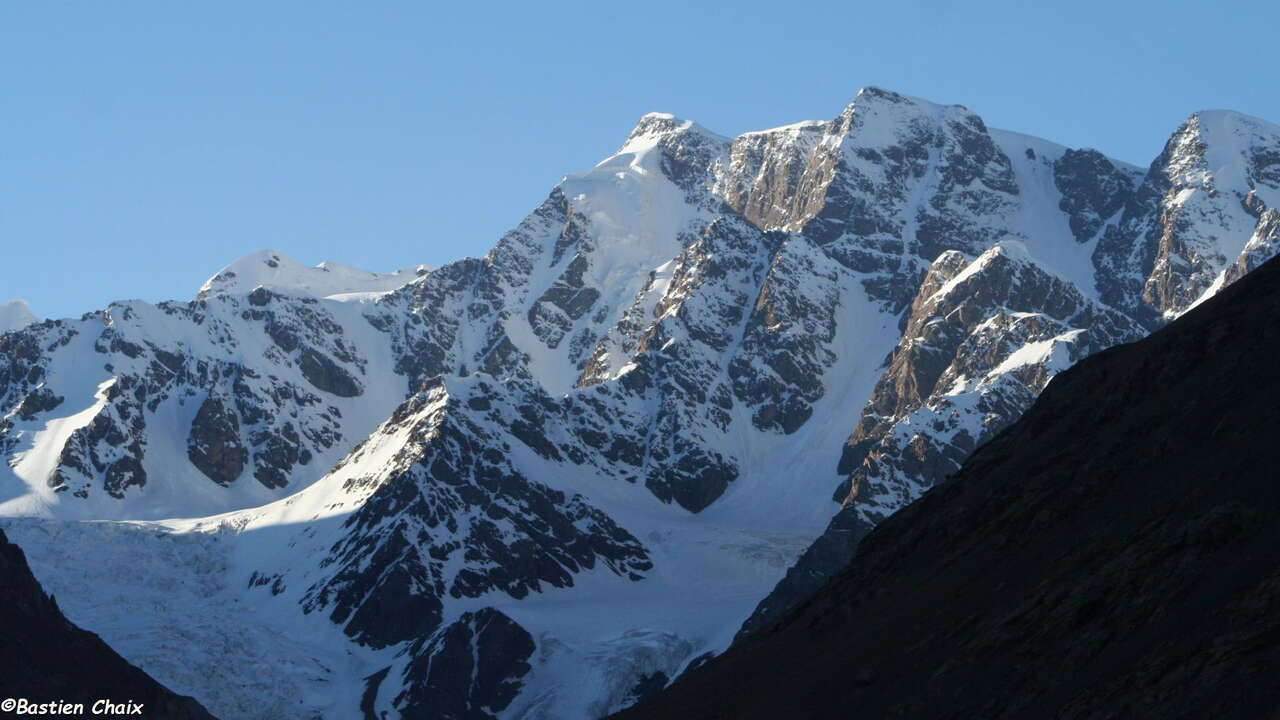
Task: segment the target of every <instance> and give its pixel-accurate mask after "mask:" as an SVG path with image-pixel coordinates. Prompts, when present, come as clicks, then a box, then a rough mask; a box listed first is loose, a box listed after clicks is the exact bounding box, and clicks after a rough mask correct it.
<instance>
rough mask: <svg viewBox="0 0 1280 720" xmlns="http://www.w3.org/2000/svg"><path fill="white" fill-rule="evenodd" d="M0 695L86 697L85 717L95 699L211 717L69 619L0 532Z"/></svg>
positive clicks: (176, 716)
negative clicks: (131, 703)
mask: <svg viewBox="0 0 1280 720" xmlns="http://www.w3.org/2000/svg"><path fill="white" fill-rule="evenodd" d="M0 698H14V699H17V698H25V699H27V700H29V701H31V702H33V703H48V702H56V701H59V700H61V701H64V702H68V703H84V706H85V714H86V715H89V714H92V706H93V703H94V702H96V701H97V700H100V699H106V700H110V701H111V702H113V703H124V702H126V701H128V700H132V701H133V702H135V703H141V704H142V705H143V708H142V711H143V717H147V718H166V719H170V720H205V719H207V720H212V718H213V716H212V715H210V714H209V713H208V712H206V711H205V709H204V708H203V707H201V706H200V704H199V703H197V702H196V701H195V700H192V699H191V698H189V697H182V696H179V695H175V694H173V693H172V692H170V691H169V690H167V689H166V688H165V687H164V686H162V685H161V684H160V683H158V682H156V681H155V680H153V679H152V678H151V677H150V676H148V675H147V674H146V673H144V672H143V671H141V670H139V669H138V668H136V667H134V666H133V665H130V664H129V663H128V662H126V661H125V660H124V658H122V657H120V656H119V655H117V654H116V652H115V651H114V650H112V649H111V648H110V647H109V646H107V644H106V643H104V642H103V641H102V639H101V638H99V637H98V636H97V635H94V634H93V633H91V632H86V631H84V630H81V629H80V628H78V627H76V626H75V625H73V624H71V622H70V621H69V620H67V619H66V617H64V616H63V615H62V612H61V611H60V610H58V606H57V605H56V604H55V603H54V601H53V600H52V598H50V597H49V596H48V595H46V594H45V593H44V590H43V589H41V587H40V583H38V582H37V581H36V579H35V577H34V576H33V575H32V574H31V569H30V568H29V567H28V566H27V559H26V557H25V556H24V555H23V553H22V549H21V548H19V547H18V546H17V545H14V544H13V543H11V542H9V539H8V538H7V537H5V535H4V532H2V531H0ZM27 714H32V713H27ZM10 716H11V714H10V713H8V712H0V717H10Z"/></svg>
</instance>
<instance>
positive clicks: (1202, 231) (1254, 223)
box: [1094, 111, 1280, 322]
mask: <svg viewBox="0 0 1280 720" xmlns="http://www.w3.org/2000/svg"><path fill="white" fill-rule="evenodd" d="M1277 168H1280V138H1278V137H1277V136H1276V129H1275V126H1273V125H1270V124H1268V123H1265V122H1263V121H1260V120H1256V119H1254V118H1250V117H1246V116H1243V115H1239V114H1237V113H1232V112H1221V111H1218V112H1204V113H1197V114H1195V115H1192V116H1191V118H1190V119H1188V120H1187V122H1186V123H1184V124H1183V125H1182V126H1181V127H1179V128H1178V130H1177V132H1175V133H1174V134H1173V137H1171V138H1170V139H1169V142H1168V144H1166V146H1165V149H1164V152H1163V153H1161V154H1160V157H1158V158H1156V160H1155V162H1153V163H1152V164H1151V169H1150V170H1149V171H1148V172H1147V176H1146V178H1145V179H1144V180H1143V182H1142V184H1141V186H1139V188H1138V190H1137V192H1136V193H1135V194H1134V196H1133V197H1132V198H1130V199H1129V201H1128V202H1127V203H1126V204H1125V209H1124V212H1123V214H1122V216H1121V217H1120V219H1119V221H1118V222H1117V223H1116V224H1115V225H1114V226H1110V227H1108V228H1107V229H1106V230H1105V232H1104V234H1103V235H1102V238H1101V240H1100V241H1099V243H1098V247H1097V250H1096V251H1095V253H1094V263H1095V265H1096V266H1097V268H1098V290H1099V292H1100V293H1101V295H1102V299H1103V301H1104V302H1107V303H1109V304H1111V305H1113V306H1115V307H1117V308H1120V309H1123V310H1126V311H1128V312H1130V313H1132V314H1135V315H1139V316H1143V317H1146V318H1150V319H1149V320H1148V322H1154V319H1153V318H1154V317H1155V316H1161V317H1173V316H1176V315H1177V314H1178V313H1180V312H1184V311H1185V310H1186V309H1187V308H1188V307H1190V306H1191V305H1192V304H1193V303H1194V302H1195V301H1196V300H1197V299H1199V298H1200V297H1201V296H1202V295H1203V294H1204V293H1205V292H1206V291H1208V290H1209V289H1210V288H1211V287H1214V286H1215V283H1216V284H1217V285H1218V286H1220V285H1221V283H1220V282H1218V281H1219V276H1220V275H1221V274H1222V273H1223V271H1224V270H1225V269H1226V268H1227V267H1228V266H1229V265H1231V264H1233V263H1234V262H1235V261H1236V260H1237V256H1238V255H1239V254H1241V252H1242V247H1243V246H1244V245H1245V244H1246V241H1247V240H1248V239H1249V238H1250V236H1251V235H1253V234H1254V233H1255V229H1258V225H1259V223H1260V222H1261V220H1260V217H1261V215H1262V214H1263V210H1264V209H1265V208H1275V207H1276V206H1277V205H1280V178H1278V175H1280V170H1277Z"/></svg>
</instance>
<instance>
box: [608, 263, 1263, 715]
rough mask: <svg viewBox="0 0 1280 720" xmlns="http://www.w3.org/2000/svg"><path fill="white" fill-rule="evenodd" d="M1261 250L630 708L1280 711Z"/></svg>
mask: <svg viewBox="0 0 1280 720" xmlns="http://www.w3.org/2000/svg"><path fill="white" fill-rule="evenodd" d="M1277 438H1280V263H1277V262H1276V261H1274V260H1273V261H1271V262H1269V263H1267V264H1266V265H1264V266H1262V267H1261V268H1259V269H1258V270H1256V271H1255V272H1253V273H1251V274H1250V275H1249V276H1247V277H1245V278H1243V279H1242V280H1240V281H1239V282H1238V283H1236V284H1234V285H1232V286H1231V287H1228V288H1227V289H1226V290H1224V291H1223V292H1222V293H1221V294H1220V295H1219V296H1217V297H1215V298H1213V299H1211V300H1209V301H1208V302H1206V303H1204V304H1203V305H1202V306H1200V307H1199V308H1197V309H1195V310H1193V311H1191V312H1190V313H1188V314H1187V315H1186V316H1184V317H1183V318H1182V319H1180V320H1178V321H1177V322H1174V323H1172V324H1171V325H1170V326H1168V327H1167V328H1165V329H1164V330H1161V331H1160V332H1157V333H1155V334H1154V335H1152V336H1151V337H1149V338H1147V339H1145V340H1142V341H1140V342H1136V343H1133V344H1130V345H1124V346H1120V347H1116V348H1112V349H1110V350H1106V351H1104V352H1101V353H1098V354H1097V355H1095V356H1093V357H1091V358H1089V359H1087V360H1085V361H1083V362H1081V363H1080V364H1078V365H1077V366H1076V367H1074V368H1072V369H1071V370H1068V371H1067V372H1065V373H1063V374H1061V375H1059V376H1058V377H1057V378H1055V379H1054V380H1053V381H1052V382H1051V383H1050V384H1049V386H1048V387H1047V389H1046V390H1045V391H1044V393H1043V394H1042V395H1041V397H1040V398H1039V399H1038V400H1037V401H1036V403H1035V405H1034V406H1033V407H1032V408H1031V409H1030V410H1029V411H1028V412H1027V413H1026V415H1024V416H1023V418H1022V419H1021V420H1019V421H1018V422H1017V423H1016V424H1014V425H1013V426H1011V427H1010V428H1008V429H1007V430H1006V431H1005V432H1003V433H1001V434H1000V435H999V436H997V437H996V438H995V439H994V440H992V441H991V442H990V443H989V444H987V445H985V446H983V447H981V448H979V449H978V450H977V451H975V452H974V454H973V455H972V456H971V457H970V458H969V459H968V460H967V461H966V462H965V463H964V465H963V467H962V468H961V470H960V471H959V472H958V473H957V474H956V475H955V476H953V478H952V479H951V480H950V481H949V482H947V483H945V484H943V485H941V486H939V487H937V488H936V489H934V490H932V491H930V492H928V493H927V494H926V495H925V496H924V497H923V498H921V499H920V500H919V501H917V502H915V503H913V504H912V505H910V506H908V507H907V508H905V509H904V510H902V511H901V512H899V513H897V514H896V515H894V516H892V517H890V518H889V519H887V520H885V521H884V522H883V523H882V524H880V525H879V526H878V527H877V528H876V529H875V530H874V531H873V532H872V533H871V534H870V535H868V536H867V537H866V539H865V540H863V542H862V544H861V545H860V547H859V548H858V551H857V554H856V555H855V556H854V560H853V562H852V563H851V564H850V565H849V566H848V567H847V568H845V569H844V570H843V571H842V572H841V573H840V574H838V575H837V576H836V577H835V578H834V579H833V580H832V581H831V582H830V583H828V584H827V585H826V586H824V587H823V588H822V589H821V590H819V591H818V592H817V593H816V594H814V595H812V596H810V597H809V599H808V600H806V601H805V602H803V603H801V604H800V605H799V606H798V607H796V608H795V609H794V610H792V611H791V612H789V613H788V614H786V615H785V616H783V617H782V619H780V620H779V621H777V622H774V623H772V624H769V625H766V626H765V627H763V628H762V629H760V630H759V631H757V632H755V633H753V634H751V635H749V636H748V637H747V638H745V639H744V640H743V641H742V642H741V643H740V644H738V645H736V646H734V647H733V648H731V649H730V650H729V651H728V652H726V653H725V654H724V655H723V656H721V657H719V658H717V659H715V660H713V661H711V662H709V663H707V664H706V665H704V666H703V667H701V668H699V669H697V670H695V671H692V672H690V673H689V674H688V675H686V676H685V677H684V678H682V679H681V680H679V681H677V682H676V683H675V684H674V685H673V686H672V687H670V688H668V689H667V690H666V691H664V692H662V693H659V694H657V695H653V696H650V697H649V698H648V699H646V700H644V701H642V702H641V703H640V704H639V705H638V706H636V707H635V708H632V709H631V710H629V711H626V712H623V713H621V714H620V715H619V716H618V717H620V718H625V719H626V720H635V719H638V718H676V717H679V718H779V717H789V718H794V717H850V718H886V717H894V718H899V717H901V718H1015V717H1016V718H1023V717H1036V718H1040V717H1061V718H1083V717H1090V718H1094V717H1107V718H1130V717H1161V718H1181V717H1187V718H1191V717H1196V718H1199V717H1258V718H1260V717H1280V683H1277V682H1276V678H1277V677H1280V484H1278V483H1277V478H1280V472H1277V470H1276V467H1277V465H1276V443H1277Z"/></svg>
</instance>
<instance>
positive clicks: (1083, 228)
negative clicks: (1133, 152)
mask: <svg viewBox="0 0 1280 720" xmlns="http://www.w3.org/2000/svg"><path fill="white" fill-rule="evenodd" d="M1053 184H1054V185H1055V186H1056V187H1057V188H1058V192H1060V193H1062V200H1061V201H1060V202H1059V203H1058V208H1059V209H1061V210H1062V211H1063V212H1065V213H1067V216H1068V217H1069V218H1070V219H1069V221H1068V222H1069V223H1070V225H1071V234H1072V235H1074V236H1075V238H1076V240H1077V241H1079V242H1082V243H1086V242H1089V241H1090V240H1092V239H1094V238H1095V237H1097V235H1098V231H1099V230H1101V229H1102V225H1103V223H1105V222H1106V221H1107V220H1108V219H1110V218H1111V216H1113V215H1115V214H1116V213H1117V212H1118V211H1119V210H1120V208H1122V207H1124V206H1125V203H1127V202H1128V201H1129V198H1131V197H1133V190H1134V185H1136V179H1135V177H1134V174H1133V173H1131V172H1126V171H1125V170H1122V169H1121V168H1118V167H1116V165H1115V164H1114V163H1112V162H1111V160H1109V159H1108V158H1107V157H1106V156H1105V155H1103V154H1102V153H1100V152H1098V151H1097V150H1068V151H1066V152H1065V153H1063V154H1062V157H1060V158H1058V159H1057V160H1055V161H1054V163H1053Z"/></svg>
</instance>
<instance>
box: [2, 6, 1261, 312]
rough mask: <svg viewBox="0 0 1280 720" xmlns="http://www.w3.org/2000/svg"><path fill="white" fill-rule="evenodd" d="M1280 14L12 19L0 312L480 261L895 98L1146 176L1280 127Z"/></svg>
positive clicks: (707, 12)
mask: <svg viewBox="0 0 1280 720" xmlns="http://www.w3.org/2000/svg"><path fill="white" fill-rule="evenodd" d="M1277 26H1280V4H1278V3H1274V2H1256V3H1237V4H1235V5H1234V6H1233V8H1232V9H1231V10H1230V11H1229V12H1226V11H1222V12H1220V11H1218V10H1217V9H1216V8H1215V7H1214V6H1213V5H1212V4H1209V3H1204V2H1197V3H1182V2H1158V3H1157V2H1150V3H1136V2H1134V3H1126V2H1107V3H1093V2H1074V3H980V2H965V3H959V2H957V3H951V2H939V1H920V2H877V3H860V2H837V3H822V2H809V3H781V2H776V0H775V1H774V2H752V1H749V0H739V1H738V2H732V3H730V2H722V3H694V2H690V1H689V0H684V1H683V2H665V1H663V0H646V1H645V2H643V3H602V2H598V1H597V2H590V3H510V4H505V5H504V4H502V3H479V2H472V3H450V4H447V5H446V4H443V3H441V4H436V3H422V2H417V3H407V2H406V3H399V2H379V3H337V2H307V3H302V2H297V3H291V2H273V3H241V2H222V3H206V4H196V3H159V2H157V3H145V2H128V3H94V2H79V3H61V2H53V1H50V2H39V3H7V4H5V5H3V6H0V81H3V94H2V95H0V103H2V108H3V112H0V300H2V299H8V298H17V297H20V298H26V299H27V300H29V301H30V303H31V305H32V308H33V310H34V311H35V312H36V313H37V314H39V315H41V316H44V317H51V316H52V317H57V316H66V315H79V314H80V313H82V312H85V311H88V310H92V309H96V308H100V307H102V306H103V305H105V304H106V302H107V301H109V300H112V299H117V298H133V297H140V298H144V299H147V300H160V299H167V298H179V299H187V298H190V297H191V296H193V295H194V293H195V291H196V289H197V288H198V287H199V285H200V284H201V282H203V281H204V279H205V278H207V277H208V276H210V275H212V274H213V273H214V272H215V271H217V270H218V269H219V268H220V267H222V266H223V265H225V264H227V263H229V262H231V261H232V260H234V259H235V258H237V257H240V256H241V255H244V254H246V253H248V252H251V251H253V250H256V249H260V248H264V247H273V248H276V249H279V250H281V251H283V252H285V253H287V254H289V255H291V256H293V257H295V258H296V259H298V260H300V261H303V262H306V263H317V262H320V261H322V260H336V261H339V262H343V263H346V264H350V265H356V266H360V267H366V268H368V269H373V270H389V269H393V268H396V267H404V266H410V265H416V264H418V263H428V264H432V265H439V264H442V263H445V262H448V261H449V260H451V259H454V258H457V257H460V256H462V255H481V254H483V253H484V252H486V251H487V250H488V248H489V247H490V246H491V245H492V244H493V242H494V241H495V240H496V239H497V238H498V237H499V236H500V235H501V234H502V232H503V231H505V230H506V229H508V228H510V227H512V226H513V225H515V224H516V223H517V222H519V221H520V219H521V218H522V217H523V216H524V215H525V214H526V213H528V212H529V211H530V210H531V209H532V208H534V207H535V206H536V205H537V204H538V203H539V202H541V201H542V199H543V198H545V197H546V194H547V192H548V191H549V190H550V189H551V187H552V185H554V184H555V183H556V182H557V181H558V180H559V179H560V177H561V176H562V175H564V174H566V173H570V172H579V171H582V170H585V169H587V168H589V167H591V166H592V165H594V164H595V163H596V162H597V161H599V160H600V159H602V158H603V157H605V156H607V155H609V154H610V153H611V152H613V151H614V150H615V149H616V148H617V147H618V146H619V145H620V144H621V142H622V141H623V139H624V138H625V137H626V135H627V133H628V131H629V130H630V128H631V126H632V125H633V124H634V123H635V121H636V119H637V118H639V116H640V115H642V114H643V113H645V112H648V111H651V110H661V111H666V112H673V113H676V114H677V115H680V116H681V117H685V118H690V119H694V120H697V121H698V122H700V123H701V124H703V125H705V126H706V127H708V128H710V129H712V130H715V131H717V132H720V133H722V134H726V135H733V134H737V133H740V132H744V131H747V130H752V129H760V128H766V127H772V126H776V125H782V124H786V123H790V122H794V121H798V120H803V119H810V118H817V119H825V118H830V117H833V116H834V115H836V114H837V113H839V111H840V110H841V109H842V108H843V107H844V106H845V105H846V104H847V103H848V102H849V100H851V99H852V98H853V96H854V94H855V93H856V92H857V90H858V88H859V87H861V86H864V85H878V86H881V87H886V88H890V89H893V90H897V91H899V92H904V93H907V94H911V95H916V96H919V97H924V98H927V99H930V100H934V101H937V102H944V103H952V102H955V103H960V104H963V105H965V106H967V107H969V108H970V109H972V110H974V111H976V112H978V113H979V114H980V115H982V116H983V118H984V119H985V120H986V121H987V123H988V124H989V125H992V126H995V127H1002V128H1006V129H1011V130H1018V131H1020V132H1025V133H1028V134H1032V135H1039V136H1041V137H1046V138H1049V139H1051V140H1055V141H1058V142H1062V143H1064V144H1067V145H1072V146H1090V147H1096V148H1098V149H1100V150H1102V151H1103V152H1106V153H1108V154H1110V155H1113V156H1116V157H1119V158H1121V159H1124V160H1128V161H1131V162H1134V163H1137V164H1140V165H1143V166H1145V165H1146V164H1147V163H1149V162H1150V161H1151V159H1152V158H1154V157H1155V155H1156V154H1157V153H1158V152H1159V151H1160V148H1161V146H1162V144H1163V142H1164V140H1165V138H1166V137H1167V136H1168V134H1169V133H1170V132H1172V131H1173V129H1174V128H1175V127H1176V126H1177V125H1178V123H1180V122H1181V121H1182V120H1183V119H1184V118H1185V117H1186V115H1187V114H1189V113H1190V112H1192V111H1194V110H1197V109H1204V108H1231V109H1235V110H1240V111H1242V112H1246V113H1250V114H1253V115H1258V116H1260V117H1264V118H1267V119H1269V120H1272V121H1280V93H1276V92H1275V91H1274V84H1275V83H1274V75H1275V71H1276V69H1277V67H1280V62H1278V61H1277V55H1276V50H1275V41H1274V30H1275V28H1276V27H1277Z"/></svg>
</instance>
